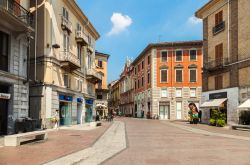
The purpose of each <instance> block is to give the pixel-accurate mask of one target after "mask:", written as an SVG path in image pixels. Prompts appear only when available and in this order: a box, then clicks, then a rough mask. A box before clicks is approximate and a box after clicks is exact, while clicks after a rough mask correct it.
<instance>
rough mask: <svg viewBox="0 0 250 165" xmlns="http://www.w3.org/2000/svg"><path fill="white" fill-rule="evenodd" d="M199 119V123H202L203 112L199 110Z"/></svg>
mask: <svg viewBox="0 0 250 165" xmlns="http://www.w3.org/2000/svg"><path fill="white" fill-rule="evenodd" d="M198 117H199V122H200V123H201V117H202V111H201V110H199V113H198Z"/></svg>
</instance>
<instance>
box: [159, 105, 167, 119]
mask: <svg viewBox="0 0 250 165" xmlns="http://www.w3.org/2000/svg"><path fill="white" fill-rule="evenodd" d="M159 109H160V119H162V120H164V119H169V117H170V116H169V106H168V105H160V107H159Z"/></svg>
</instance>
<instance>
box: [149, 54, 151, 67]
mask: <svg viewBox="0 0 250 165" xmlns="http://www.w3.org/2000/svg"><path fill="white" fill-rule="evenodd" d="M150 62H151V61H150V55H148V65H150Z"/></svg>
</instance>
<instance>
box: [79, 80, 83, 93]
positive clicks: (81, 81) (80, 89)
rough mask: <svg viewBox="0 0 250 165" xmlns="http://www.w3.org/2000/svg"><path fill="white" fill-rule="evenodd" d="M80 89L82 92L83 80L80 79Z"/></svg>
mask: <svg viewBox="0 0 250 165" xmlns="http://www.w3.org/2000/svg"><path fill="white" fill-rule="evenodd" d="M79 91H81V92H82V80H79Z"/></svg>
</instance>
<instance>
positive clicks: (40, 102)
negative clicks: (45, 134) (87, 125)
mask: <svg viewBox="0 0 250 165" xmlns="http://www.w3.org/2000/svg"><path fill="white" fill-rule="evenodd" d="M31 6H33V7H34V8H36V7H38V10H37V13H36V11H35V15H37V20H38V21H37V26H36V27H37V30H36V31H37V37H36V38H35V42H34V43H35V44H34V45H33V53H32V54H31V56H32V61H31V66H32V71H33V72H32V73H31V75H32V76H31V78H32V79H33V80H34V82H35V83H32V85H31V86H30V107H31V111H30V113H31V116H32V117H33V118H35V119H38V120H41V121H42V123H41V124H42V126H43V127H46V128H48V127H51V126H52V124H51V120H50V119H51V118H52V117H54V116H55V115H57V114H56V110H59V118H60V125H71V124H81V123H83V122H85V121H86V122H91V121H92V119H93V115H94V114H95V112H94V109H95V108H94V102H95V84H96V83H97V82H100V81H101V75H100V74H99V73H98V72H97V71H96V69H95V68H96V67H95V42H96V40H97V39H98V38H99V37H100V36H99V34H98V32H97V31H96V29H95V28H94V27H93V25H92V24H91V22H90V21H89V19H88V18H87V17H86V15H85V14H84V13H83V12H82V10H81V9H80V8H79V6H78V5H77V4H76V2H75V1H72V0H60V1H55V0H48V1H43V0H38V4H37V6H36V4H35V2H34V1H32V3H31ZM36 39H37V41H36ZM36 45H37V46H36ZM35 48H36V49H35Z"/></svg>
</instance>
